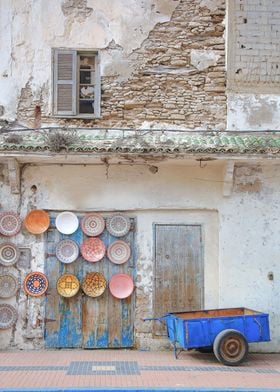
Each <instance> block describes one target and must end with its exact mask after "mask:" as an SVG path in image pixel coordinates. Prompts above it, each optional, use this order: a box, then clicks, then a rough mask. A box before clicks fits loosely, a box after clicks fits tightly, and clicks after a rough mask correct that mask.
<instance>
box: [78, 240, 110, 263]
mask: <svg viewBox="0 0 280 392" xmlns="http://www.w3.org/2000/svg"><path fill="white" fill-rule="evenodd" d="M105 253H106V247H105V245H104V242H103V241H101V239H100V238H88V239H87V240H85V241H84V242H83V243H82V245H81V254H82V256H83V258H84V259H85V260H87V261H90V262H93V263H95V262H96V261H99V260H101V259H103V257H104V256H105Z"/></svg>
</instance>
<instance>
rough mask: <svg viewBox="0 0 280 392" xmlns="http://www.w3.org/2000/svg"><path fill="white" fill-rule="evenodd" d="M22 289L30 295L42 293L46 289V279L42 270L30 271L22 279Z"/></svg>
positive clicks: (37, 295) (34, 295)
mask: <svg viewBox="0 0 280 392" xmlns="http://www.w3.org/2000/svg"><path fill="white" fill-rule="evenodd" d="M23 285H24V290H25V292H26V294H28V295H31V296H32V297H39V296H40V295H43V294H44V293H45V292H46V291H47V289H48V285H49V282H48V279H47V277H46V275H45V274H43V273H42V272H38V271H36V272H30V273H29V274H28V275H26V277H25V279H24V284H23Z"/></svg>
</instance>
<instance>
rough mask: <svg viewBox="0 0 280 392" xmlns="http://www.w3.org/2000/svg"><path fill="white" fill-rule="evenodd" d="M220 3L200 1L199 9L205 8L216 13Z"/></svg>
mask: <svg viewBox="0 0 280 392" xmlns="http://www.w3.org/2000/svg"><path fill="white" fill-rule="evenodd" d="M219 5H220V2H219V1H217V0H201V2H200V7H206V8H208V9H209V10H210V11H216V10H217V9H218V8H219Z"/></svg>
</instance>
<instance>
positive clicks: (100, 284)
mask: <svg viewBox="0 0 280 392" xmlns="http://www.w3.org/2000/svg"><path fill="white" fill-rule="evenodd" d="M106 286H107V282H106V279H105V278H104V275H103V274H101V272H89V273H87V274H86V276H85V278H84V280H83V283H82V289H83V292H84V293H85V294H86V295H88V296H89V297H99V296H100V295H101V294H103V293H104V291H105V290H106Z"/></svg>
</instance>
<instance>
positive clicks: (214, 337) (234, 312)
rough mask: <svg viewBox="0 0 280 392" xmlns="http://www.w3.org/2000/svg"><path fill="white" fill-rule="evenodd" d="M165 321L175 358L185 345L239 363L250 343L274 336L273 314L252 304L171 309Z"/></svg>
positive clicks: (267, 339) (227, 362)
mask: <svg viewBox="0 0 280 392" xmlns="http://www.w3.org/2000/svg"><path fill="white" fill-rule="evenodd" d="M145 320H158V321H161V322H163V321H164V322H165V324H166V327H167V335H168V338H169V340H170V341H171V343H172V344H173V347H174V354H175V358H178V355H179V353H180V351H182V350H183V349H197V350H199V351H206V350H209V351H210V350H211V351H212V350H213V351H214V354H215V356H216V358H217V359H218V360H219V361H220V362H222V363H223V364H224V365H229V366H236V365H239V364H240V363H242V362H243V361H244V360H245V359H246V357H247V354H248V343H253V342H267V341H269V340H270V334H269V315H268V314H267V313H262V312H258V311H256V310H252V309H248V308H242V307H241V308H226V309H210V310H197V311H186V312H177V313H167V314H166V315H164V316H162V317H158V318H149V319H145Z"/></svg>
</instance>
